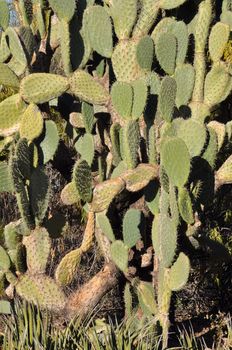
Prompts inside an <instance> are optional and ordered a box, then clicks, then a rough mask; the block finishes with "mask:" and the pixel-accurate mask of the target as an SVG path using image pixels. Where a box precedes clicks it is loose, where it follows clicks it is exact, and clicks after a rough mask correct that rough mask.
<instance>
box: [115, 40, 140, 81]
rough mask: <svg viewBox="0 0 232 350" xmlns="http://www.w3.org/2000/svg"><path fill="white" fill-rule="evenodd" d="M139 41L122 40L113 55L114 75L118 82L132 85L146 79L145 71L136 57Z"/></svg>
mask: <svg viewBox="0 0 232 350" xmlns="http://www.w3.org/2000/svg"><path fill="white" fill-rule="evenodd" d="M136 49H137V41H135V40H132V39H131V40H125V41H124V40H122V41H120V42H119V43H118V44H117V46H116V47H115V49H114V52H113V54H112V65H113V70H114V74H115V76H116V78H117V80H118V81H121V82H125V83H130V82H131V81H134V80H137V79H140V78H142V77H144V75H145V73H144V70H143V69H142V68H141V67H140V66H139V64H138V61H137V57H136Z"/></svg>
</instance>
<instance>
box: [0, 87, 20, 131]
mask: <svg viewBox="0 0 232 350" xmlns="http://www.w3.org/2000/svg"><path fill="white" fill-rule="evenodd" d="M25 108H26V104H25V103H24V102H23V101H22V100H21V99H20V96H19V94H16V95H12V96H10V97H8V98H6V99H5V100H3V101H2V102H1V103H0V135H1V134H2V135H4V136H8V135H10V134H12V133H14V132H15V131H17V130H18V128H19V123H20V121H21V118H22V114H23V112H24V110H25Z"/></svg>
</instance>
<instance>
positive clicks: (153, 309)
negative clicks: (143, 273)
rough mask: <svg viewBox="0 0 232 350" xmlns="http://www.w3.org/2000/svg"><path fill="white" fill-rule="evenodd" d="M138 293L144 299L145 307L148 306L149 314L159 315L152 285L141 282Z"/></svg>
mask: <svg viewBox="0 0 232 350" xmlns="http://www.w3.org/2000/svg"><path fill="white" fill-rule="evenodd" d="M137 292H138V294H139V298H140V299H142V302H143V305H145V306H146V309H147V310H148V311H149V313H150V314H153V315H157V312H158V307H157V304H156V301H155V291H154V288H153V286H152V284H151V283H149V282H142V281H141V282H140V283H139V285H138V287H137Z"/></svg>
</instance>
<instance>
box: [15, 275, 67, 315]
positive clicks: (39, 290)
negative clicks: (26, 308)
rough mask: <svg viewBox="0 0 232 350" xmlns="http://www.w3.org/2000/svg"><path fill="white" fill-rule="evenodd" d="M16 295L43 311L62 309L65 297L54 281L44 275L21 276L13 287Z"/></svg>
mask: <svg viewBox="0 0 232 350" xmlns="http://www.w3.org/2000/svg"><path fill="white" fill-rule="evenodd" d="M15 288H16V292H17V293H18V295H19V296H20V297H21V298H23V299H25V300H27V301H28V302H31V303H33V304H36V305H37V304H38V305H39V306H40V307H41V308H43V309H48V310H59V309H63V308H64V306H65V302H66V297H65V295H64V293H63V292H62V290H61V289H60V288H59V287H58V286H57V284H56V283H55V282H54V280H53V279H52V278H50V277H47V276H44V275H34V276H31V275H29V274H24V275H21V276H20V277H19V279H18V282H17V284H16V286H15Z"/></svg>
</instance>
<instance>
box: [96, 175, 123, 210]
mask: <svg viewBox="0 0 232 350" xmlns="http://www.w3.org/2000/svg"><path fill="white" fill-rule="evenodd" d="M124 188H125V182H124V181H123V180H122V179H120V178H116V179H111V180H107V181H104V182H102V183H100V184H98V185H97V186H96V187H95V189H94V191H93V200H92V203H91V206H90V208H91V211H94V212H96V213H98V212H100V211H103V210H105V209H107V208H108V207H109V205H110V203H111V202H112V200H113V199H114V198H115V197H116V196H117V195H118V194H119V193H120V192H121V191H123V190H124Z"/></svg>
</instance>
